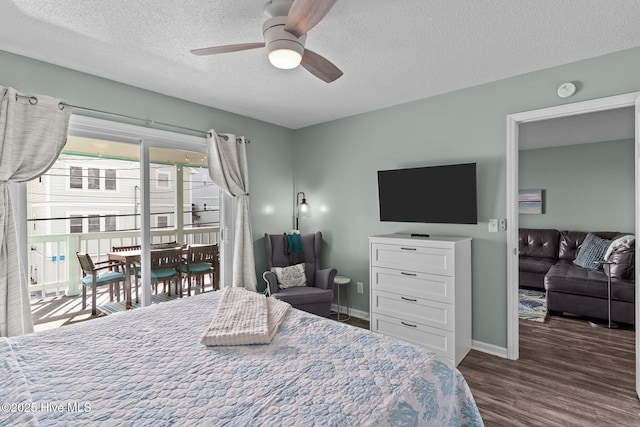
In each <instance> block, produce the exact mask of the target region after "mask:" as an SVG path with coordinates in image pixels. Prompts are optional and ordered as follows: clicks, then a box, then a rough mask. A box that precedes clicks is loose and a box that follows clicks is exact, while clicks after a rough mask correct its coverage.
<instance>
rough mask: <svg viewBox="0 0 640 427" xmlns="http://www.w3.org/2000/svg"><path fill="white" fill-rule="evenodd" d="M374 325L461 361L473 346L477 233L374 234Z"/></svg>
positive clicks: (371, 249) (371, 259)
mask: <svg viewBox="0 0 640 427" xmlns="http://www.w3.org/2000/svg"><path fill="white" fill-rule="evenodd" d="M369 271H370V283H371V301H370V310H371V330H372V331H376V332H380V333H382V334H385V335H390V336H394V337H397V338H400V339H402V340H405V341H409V342H412V343H414V344H418V345H420V346H422V347H425V348H427V349H429V350H431V351H433V352H435V353H437V354H438V355H440V356H442V357H444V358H446V359H448V360H449V361H451V362H453V363H455V365H456V366H457V365H458V364H459V363H460V362H461V361H462V359H463V358H464V357H465V356H466V354H467V353H468V352H469V350H470V349H471V238H469V237H446V236H433V237H428V238H427V237H411V235H409V234H387V235H381V236H371V237H369Z"/></svg>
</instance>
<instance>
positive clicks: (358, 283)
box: [356, 282, 364, 294]
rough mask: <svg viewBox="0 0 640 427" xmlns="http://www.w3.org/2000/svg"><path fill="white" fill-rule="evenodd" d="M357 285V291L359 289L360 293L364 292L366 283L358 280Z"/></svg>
mask: <svg viewBox="0 0 640 427" xmlns="http://www.w3.org/2000/svg"><path fill="white" fill-rule="evenodd" d="M356 286H357V288H356V291H357V292H358V293H359V294H364V283H362V282H357V283H356Z"/></svg>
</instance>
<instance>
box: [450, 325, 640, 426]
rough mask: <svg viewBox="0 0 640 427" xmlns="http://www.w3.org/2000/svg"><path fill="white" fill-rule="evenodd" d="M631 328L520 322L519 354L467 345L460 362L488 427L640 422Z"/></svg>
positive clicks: (633, 333) (628, 424) (460, 366)
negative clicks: (486, 351) (506, 356)
mask: <svg viewBox="0 0 640 427" xmlns="http://www.w3.org/2000/svg"><path fill="white" fill-rule="evenodd" d="M634 358H635V332H634V331H632V330H615V329H612V330H609V329H603V328H594V327H592V326H590V325H589V323H588V322H586V321H585V320H579V319H572V318H563V317H552V318H551V320H550V321H549V322H548V323H546V324H540V323H535V322H530V321H527V320H521V321H520V359H519V360H517V361H511V360H506V359H502V358H500V357H496V356H491V355H487V354H484V353H480V352H477V351H473V350H472V351H471V352H470V353H469V354H468V355H467V357H466V358H465V359H464V360H463V361H462V363H461V364H460V365H459V366H458V369H459V370H460V371H461V372H462V374H463V375H464V376H465V378H466V380H467V382H468V383H469V387H470V388H471V392H472V393H473V396H474V398H475V399H476V402H477V404H478V407H479V409H480V413H481V414H482V417H483V419H484V421H485V424H486V425H487V426H564V427H567V426H580V427H587V426H598V427H600V426H640V401H639V400H638V397H637V395H636V392H635V368H634Z"/></svg>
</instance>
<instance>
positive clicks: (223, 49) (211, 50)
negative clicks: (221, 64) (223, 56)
mask: <svg viewBox="0 0 640 427" xmlns="http://www.w3.org/2000/svg"><path fill="white" fill-rule="evenodd" d="M259 47H264V42H261V43H240V44H229V45H226V46H213V47H204V48H202V49H193V50H192V51H191V53H193V54H194V55H215V54H217V53H228V52H238V51H241V50H249V49H257V48H259Z"/></svg>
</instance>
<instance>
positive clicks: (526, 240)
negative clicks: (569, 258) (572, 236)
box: [518, 228, 560, 260]
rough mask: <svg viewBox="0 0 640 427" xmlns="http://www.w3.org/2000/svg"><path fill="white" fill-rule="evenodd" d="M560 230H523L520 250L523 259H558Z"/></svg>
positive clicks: (520, 233) (519, 240)
mask: <svg viewBox="0 0 640 427" xmlns="http://www.w3.org/2000/svg"><path fill="white" fill-rule="evenodd" d="M559 236H560V233H559V232H558V230H544V229H540V230H539V229H534V228H521V229H520V230H519V233H518V248H519V250H520V256H521V257H534V258H548V259H552V260H556V259H558V239H559Z"/></svg>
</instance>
